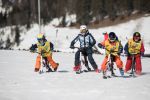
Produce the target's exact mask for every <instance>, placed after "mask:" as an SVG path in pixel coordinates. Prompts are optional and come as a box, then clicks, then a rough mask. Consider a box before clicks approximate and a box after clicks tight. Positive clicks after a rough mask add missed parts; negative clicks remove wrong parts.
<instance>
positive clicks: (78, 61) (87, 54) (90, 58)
mask: <svg viewBox="0 0 150 100" xmlns="http://www.w3.org/2000/svg"><path fill="white" fill-rule="evenodd" d="M80 52H82V54H83V55H85V56H87V57H88V60H89V62H90V64H91V65H92V67H93V69H94V70H95V69H97V64H96V63H95V61H94V59H93V56H92V53H87V51H80V50H78V51H77V52H76V54H75V66H78V65H79V64H80Z"/></svg>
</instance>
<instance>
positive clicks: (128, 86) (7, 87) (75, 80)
mask: <svg viewBox="0 0 150 100" xmlns="http://www.w3.org/2000/svg"><path fill="white" fill-rule="evenodd" d="M36 56H37V55H36V54H33V53H30V52H27V51H17V50H14V51H6V50H5V51H3V50H0V100H149V99H150V95H149V93H150V68H149V65H150V62H149V61H150V58H143V59H142V64H143V74H142V75H141V76H139V77H137V78H110V79H107V80H104V79H102V73H100V74H98V73H95V72H89V73H83V74H80V75H77V74H75V73H74V72H73V71H72V67H73V61H74V53H54V54H53V57H54V59H55V61H58V62H59V63H60V66H59V69H58V72H56V73H45V74H42V75H39V74H38V73H35V72H34V64H35V58H36ZM103 58H104V56H103V55H96V54H95V55H94V59H95V60H96V62H97V64H98V65H99V66H100V64H101V62H102V59H103ZM122 59H123V61H124V63H125V60H126V58H125V57H122ZM115 73H116V74H118V75H119V73H118V70H116V71H115Z"/></svg>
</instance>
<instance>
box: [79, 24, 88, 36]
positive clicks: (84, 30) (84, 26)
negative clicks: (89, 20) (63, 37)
mask: <svg viewBox="0 0 150 100" xmlns="http://www.w3.org/2000/svg"><path fill="white" fill-rule="evenodd" d="M80 32H81V34H83V35H84V34H85V33H86V32H87V26H86V25H81V26H80Z"/></svg>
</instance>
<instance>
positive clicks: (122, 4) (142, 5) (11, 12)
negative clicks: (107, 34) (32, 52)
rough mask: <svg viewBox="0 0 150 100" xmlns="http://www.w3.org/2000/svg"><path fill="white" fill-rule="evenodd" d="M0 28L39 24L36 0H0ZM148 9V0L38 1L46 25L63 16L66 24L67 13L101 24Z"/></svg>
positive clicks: (82, 22)
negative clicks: (0, 8)
mask: <svg viewBox="0 0 150 100" xmlns="http://www.w3.org/2000/svg"><path fill="white" fill-rule="evenodd" d="M1 2H2V3H1V5H0V6H1V7H3V8H5V9H6V11H5V12H0V27H4V26H11V25H27V28H30V25H31V24H33V23H38V0H1ZM135 11H137V12H138V13H149V12H150V1H149V0H41V19H42V23H43V24H47V23H48V22H50V21H51V20H52V19H53V18H59V17H63V20H62V22H61V23H60V24H61V25H62V26H66V23H65V19H66V14H69V15H71V14H76V23H74V24H86V25H88V24H90V23H91V22H92V21H94V22H97V23H100V22H101V21H102V20H104V19H105V18H108V19H110V20H112V21H114V20H115V19H116V18H117V17H122V18H123V17H125V16H130V15H132V14H133V13H134V12H135Z"/></svg>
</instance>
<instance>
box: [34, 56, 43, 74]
mask: <svg viewBox="0 0 150 100" xmlns="http://www.w3.org/2000/svg"><path fill="white" fill-rule="evenodd" d="M40 67H41V56H40V55H38V56H37V58H36V63H35V69H34V71H35V72H38V71H39V69H40Z"/></svg>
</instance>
